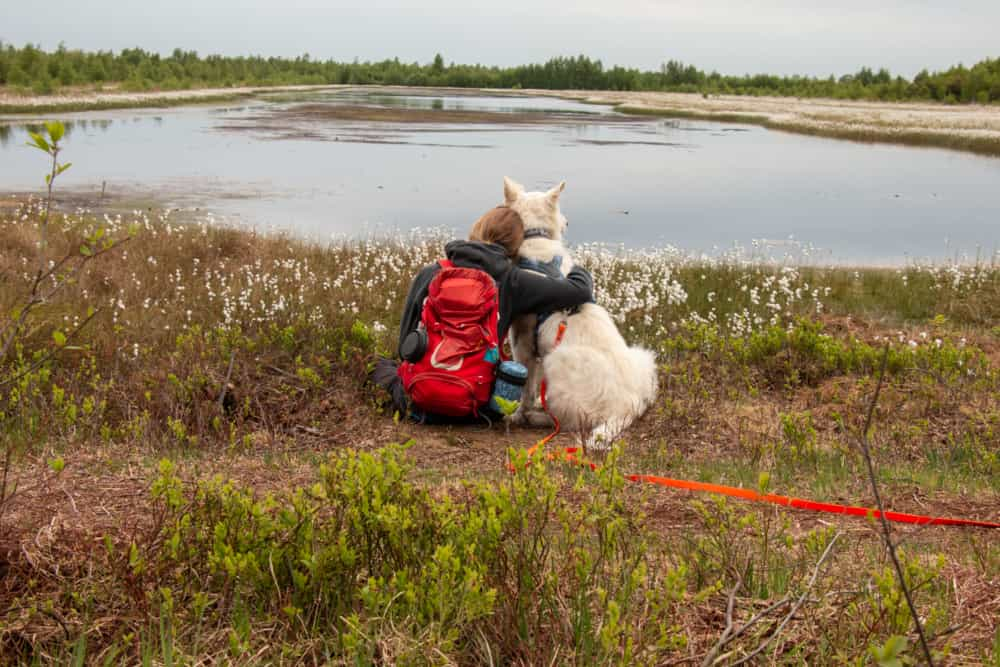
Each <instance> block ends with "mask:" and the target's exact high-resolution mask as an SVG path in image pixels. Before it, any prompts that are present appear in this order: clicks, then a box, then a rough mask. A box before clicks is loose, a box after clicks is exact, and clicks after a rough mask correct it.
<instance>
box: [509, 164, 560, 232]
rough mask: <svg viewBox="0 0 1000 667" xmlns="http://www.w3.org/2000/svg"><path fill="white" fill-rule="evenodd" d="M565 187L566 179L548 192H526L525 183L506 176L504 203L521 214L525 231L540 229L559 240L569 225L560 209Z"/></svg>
mask: <svg viewBox="0 0 1000 667" xmlns="http://www.w3.org/2000/svg"><path fill="white" fill-rule="evenodd" d="M565 187H566V181H562V182H561V183H559V185H557V186H555V187H554V188H552V189H551V190H549V191H547V192H525V191H524V186H523V185H521V184H520V183H516V182H515V181H512V180H511V179H509V178H507V177H506V176H504V178H503V199H504V204H505V205H506V206H509V207H510V208H512V209H514V210H515V211H516V212H517V214H518V215H520V216H521V220H523V221H524V231H526V232H527V231H531V230H540V231H543V232H545V233H546V235H547V236H548V237H549V238H551V239H553V240H556V241H558V240H559V239H561V238H562V236H563V233H564V232H565V231H566V227H567V226H568V225H569V221H567V220H566V216H564V215H563V214H562V212H561V211H560V210H559V195H560V194H562V191H563V188H565Z"/></svg>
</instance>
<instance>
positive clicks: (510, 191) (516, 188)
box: [503, 176, 524, 204]
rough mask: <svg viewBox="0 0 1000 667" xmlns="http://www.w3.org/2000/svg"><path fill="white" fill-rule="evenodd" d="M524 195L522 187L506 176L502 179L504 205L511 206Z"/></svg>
mask: <svg viewBox="0 0 1000 667" xmlns="http://www.w3.org/2000/svg"><path fill="white" fill-rule="evenodd" d="M523 194H524V186H523V185H521V184H520V183H517V182H515V181H513V180H511V179H509V178H507V177H506V176H504V177H503V201H504V203H505V204H513V203H514V202H516V201H517V200H518V198H519V197H520V196H521V195H523Z"/></svg>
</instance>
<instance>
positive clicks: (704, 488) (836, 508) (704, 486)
mask: <svg viewBox="0 0 1000 667" xmlns="http://www.w3.org/2000/svg"><path fill="white" fill-rule="evenodd" d="M565 333H566V321H565V320H563V321H562V322H560V323H559V330H558V331H557V332H556V340H555V344H554V345H553V347H556V346H558V345H559V343H561V342H562V339H563V335H564V334H565ZM539 394H540V397H541V399H542V409H543V410H545V412H546V414H548V415H549V417H551V418H552V422H553V424H555V428H554V429H553V431H552V433H549V434H548V435H547V436H545V437H544V438H542V439H541V440H539V441H538V442H536V443H535V444H534V445H533V446H531V447H530V448H529V449H528V457H529V458H531V456H533V455H534V453H535V452H537V451H538V450H539V449H541V448H543V447H545V445H547V444H548V443H549V442H550V441H551V440H552V439H553V438H555V437H556V436H557V435H559V431H560V427H559V420H558V419H557V418H556V416H555V415H553V414H552V413H551V412H549V406H548V402H547V400H546V383H545V379H544V378H543V379H542V385H541V388H540V389H539ZM579 451H580V450H579V448H577V447H565V448H563V449H562V450H560V451H559V452H558V453H549V454H548V455H547V456H546V459H548V460H550V461H553V460H557V459H561V460H563V461H566V462H568V463H575V464H577V465H581V466H584V467H586V468H590V470H591V471H593V472H596V471H597V464H596V463H594V462H593V461H585V460H582V459H580V458H579V457H578V456H577V452H579ZM507 467H508V468H509V469H510V471H511V472H516V470H515V468H514V465H513V464H512V463H509V464H508V465H507ZM625 479H627V480H629V481H630V482H637V483H645V484H656V485H657V486H665V487H668V488H672V489H684V490H686V491H701V492H705V493H714V494H716V495H721V496H730V497H733V498H742V499H743V500H750V501H753V502H764V503H773V504H775V505H783V506H785V507H794V508H796V509H802V510H809V511H812V512H825V513H828V514H844V515H847V516H871V517H874V518H879V514H880V512H879V511H878V510H877V509H872V508H871V507H857V506H854V505H837V504H834V503H820V502H816V501H815V500H804V499H802V498H790V497H788V496H779V495H777V494H774V493H758V492H757V491H754V490H753V489H742V488H740V487H736V486H725V485H724V484H709V483H708V482H694V481H690V480H686V479H671V478H670V477H659V476H656V475H626V476H625ZM885 518H886V519H887V520H888V521H895V522H897V523H911V524H917V525H923V526H975V527H978V528H1000V523H994V522H992V521H976V520H974V519H950V518H945V517H932V516H923V515H920V514H907V513H905V512H886V513H885Z"/></svg>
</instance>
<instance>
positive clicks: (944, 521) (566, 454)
mask: <svg viewBox="0 0 1000 667" xmlns="http://www.w3.org/2000/svg"><path fill="white" fill-rule="evenodd" d="M555 435H556V434H555V433H552V434H550V435H549V436H547V437H546V438H543V439H542V440H539V441H538V442H537V443H535V445H534V446H532V447H531V448H530V449H528V455H529V456H532V455H534V454H535V452H537V451H538V450H539V449H540V448H542V447H544V446H545V444H546V443H548V442H549V441H550V440H551V439H552V438H553V437H555ZM579 451H580V449H579V448H577V447H565V448H563V449H561V450H559V451H558V453H556V452H549V453H548V454H547V455H546V457H545V458H546V459H547V460H549V461H555V460H562V461H565V462H567V463H574V464H576V465H581V466H584V467H585V468H590V470H591V471H593V472H596V471H597V469H598V468H597V464H596V463H594V462H593V461H586V460H584V459H581V458H579V457H578V456H577V453H578V452H579ZM509 467H510V469H511V471H512V472H513V471H514V468H513V466H509ZM625 479H627V480H628V481H630V482H636V483H643V484H655V485H657V486H665V487H668V488H672V489H683V490H685V491H700V492H704V493H714V494H716V495H721V496H730V497H733V498H742V499H743V500H749V501H752V502H765V503H773V504H775V505H783V506H785V507H794V508H795V509H801V510H809V511H811V512H825V513H827V514H843V515H846V516H865V517H867V516H871V517H873V518H879V514H880V513H879V511H878V510H877V509H873V508H871V507H858V506H854V505H837V504H834V503H821V502H817V501H815V500H805V499H803V498H791V497H789V496H779V495H777V494H774V493H758V492H757V491H754V490H753V489H744V488H740V487H736V486H726V485H724V484H710V483H708V482H695V481H691V480H686V479H672V478H670V477H659V476H657V475H625ZM885 518H886V519H887V520H888V521H894V522H896V523H910V524H917V525H922V526H970V527H976V528H1000V523H994V522H992V521H977V520H975V519H954V518H948V517H932V516H924V515H921V514H907V513H906V512H886V513H885Z"/></svg>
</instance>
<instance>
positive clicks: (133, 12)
mask: <svg viewBox="0 0 1000 667" xmlns="http://www.w3.org/2000/svg"><path fill="white" fill-rule="evenodd" d="M3 3H4V4H6V5H7V6H6V7H5V8H4V9H3V11H2V12H0V16H2V20H0V40H3V41H5V42H12V43H14V44H17V45H23V44H24V43H26V42H31V43H35V44H41V45H42V46H43V47H44V48H47V49H49V48H55V46H56V45H58V43H59V42H60V41H62V42H65V43H66V45H67V46H68V47H70V48H82V49H88V50H93V49H114V50H116V51H117V50H119V49H122V48H125V47H132V46H141V47H143V48H146V49H150V50H154V51H161V52H164V53H168V52H169V51H171V50H172V49H173V48H174V47H181V48H184V49H193V50H196V51H198V52H199V53H201V54H203V55H204V54H209V53H222V54H226V55H238V54H262V55H275V56H295V55H300V54H302V53H306V52H308V53H309V54H310V55H311V56H312V57H313V58H319V59H327V58H334V59H336V60H353V59H354V58H358V59H360V60H381V59H383V58H391V57H399V58H400V59H401V60H404V61H419V62H429V61H430V60H431V59H432V58H433V57H434V54H435V53H437V52H440V53H441V54H442V55H443V56H444V58H445V60H446V61H449V62H461V63H482V64H488V65H514V64H520V63H527V62H540V61H544V60H547V59H548V58H550V57H553V56H558V55H574V54H580V53H583V54H586V55H589V56H591V57H593V58H599V59H601V60H602V61H603V62H604V64H605V65H606V66H610V65H615V64H620V65H626V66H631V67H640V68H643V69H656V68H658V67H659V65H660V63H662V62H664V61H666V60H669V59H675V60H682V61H684V62H686V63H690V64H694V65H696V66H698V67H699V68H701V69H705V70H713V69H715V70H718V71H720V72H722V73H724V74H743V73H748V72H749V73H756V72H771V73H776V74H796V73H797V74H809V75H815V76H826V75H829V74H837V75H840V74H845V73H849V72H854V71H856V70H857V69H858V68H860V67H861V66H863V65H868V66H871V67H874V68H879V67H888V68H889V69H890V70H892V71H893V73H898V74H903V75H905V76H912V75H913V74H915V73H916V72H918V71H919V70H920V69H922V68H924V67H927V68H928V69H931V70H935V69H944V68H946V67H948V66H950V65H952V64H955V63H958V62H963V63H965V64H967V65H969V64H972V63H975V62H977V61H979V60H982V59H983V58H985V57H998V56H1000V35H998V33H997V26H998V25H1000V0H957V1H951V2H949V1H946V0H940V1H936V0H908V1H907V0H866V1H857V0H838V1H836V2H825V3H822V4H823V5H824V6H823V7H819V6H817V5H818V4H819V3H815V2H810V1H809V0H799V1H792V0H788V1H785V0H762V1H754V0H746V1H743V2H735V1H734V2H718V1H716V0H617V1H614V0H607V1H605V2H598V1H596V0H566V1H565V2H546V1H544V0H536V1H531V0H507V1H506V2H504V1H493V2H480V1H473V0H469V1H466V2H459V1H451V0H423V1H422V2H419V3H417V2H399V1H398V0H397V1H394V2H381V1H379V0H371V1H369V2H363V3H358V2H333V1H331V2H322V1H320V0H155V1H153V0H46V2H45V3H43V4H29V3H24V2H19V3H17V5H18V9H14V8H13V5H14V0H3Z"/></svg>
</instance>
